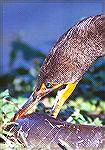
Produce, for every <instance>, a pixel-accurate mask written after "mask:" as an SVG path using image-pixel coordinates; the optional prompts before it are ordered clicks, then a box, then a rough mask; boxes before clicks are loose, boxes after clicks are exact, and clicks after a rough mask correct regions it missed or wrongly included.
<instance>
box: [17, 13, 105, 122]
mask: <svg viewBox="0 0 105 150" xmlns="http://www.w3.org/2000/svg"><path fill="white" fill-rule="evenodd" d="M104 49H105V15H97V16H93V17H89V18H86V19H84V20H82V21H80V22H79V23H77V24H76V25H75V26H73V27H72V28H70V29H69V30H68V31H67V32H66V33H64V34H63V35H62V36H61V38H60V39H59V40H58V41H57V43H56V44H55V45H54V47H53V48H52V50H51V51H50V53H49V55H48V57H47V58H46V60H45V62H44V64H43V65H42V67H41V70H40V73H39V76H38V80H37V85H36V88H35V91H34V93H33V94H32V96H31V97H30V99H29V100H28V101H27V102H26V104H25V105H24V106H23V107H22V108H21V110H19V112H17V113H16V115H15V117H14V120H16V119H18V118H21V117H22V116H23V115H25V114H26V113H27V111H28V109H29V108H31V107H32V106H33V104H34V103H35V102H38V101H39V100H41V98H42V97H43V96H45V95H46V94H47V93H49V92H51V91H52V90H54V89H56V88H58V87H59V86H61V85H63V84H67V87H66V89H65V91H64V93H63V94H62V95H61V97H60V99H59V100H57V102H56V105H55V106H54V109H53V115H54V117H56V116H57V115H58V113H59V111H60V108H61V106H62V105H63V103H64V102H65V100H66V99H67V98H68V97H69V96H70V94H71V93H72V92H73V90H74V89H75V87H76V84H77V83H78V81H80V79H81V78H82V76H83V74H84V73H85V72H86V71H87V70H88V69H89V67H90V66H91V65H92V64H93V63H94V62H95V60H96V59H97V58H99V57H101V56H103V55H105V51H104ZM46 83H51V84H52V86H51V88H47V87H46V86H45V85H46Z"/></svg>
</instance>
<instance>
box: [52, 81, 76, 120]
mask: <svg viewBox="0 0 105 150" xmlns="http://www.w3.org/2000/svg"><path fill="white" fill-rule="evenodd" d="M76 85H77V83H70V82H69V83H67V86H66V88H65V89H64V90H61V91H59V94H58V95H57V97H56V100H55V104H54V107H53V110H52V116H53V117H54V118H56V117H57V115H58V113H59V111H60V109H61V107H62V105H63V104H64V102H65V101H66V100H67V99H68V97H69V96H70V95H71V94H72V92H73V91H74V89H75V87H76Z"/></svg>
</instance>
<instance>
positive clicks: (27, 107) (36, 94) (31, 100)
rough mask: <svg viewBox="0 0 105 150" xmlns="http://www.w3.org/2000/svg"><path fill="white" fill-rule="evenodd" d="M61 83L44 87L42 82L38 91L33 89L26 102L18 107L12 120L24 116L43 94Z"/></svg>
mask: <svg viewBox="0 0 105 150" xmlns="http://www.w3.org/2000/svg"><path fill="white" fill-rule="evenodd" d="M61 85H62V84H57V85H55V86H53V87H52V88H46V86H45V84H44V83H43V84H42V86H41V88H40V90H39V91H35V92H33V93H32V94H31V96H30V97H29V99H28V100H27V102H26V103H25V104H24V105H23V106H22V107H21V109H19V110H18V111H17V112H16V114H15V116H14V117H13V119H12V121H16V120H17V119H20V118H23V117H25V115H26V114H28V111H29V110H30V109H32V108H33V106H34V105H35V104H36V103H37V102H39V101H40V100H41V99H42V98H43V97H44V96H45V95H47V94H48V93H50V92H51V91H53V90H54V89H57V88H59V87H60V86H61Z"/></svg>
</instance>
